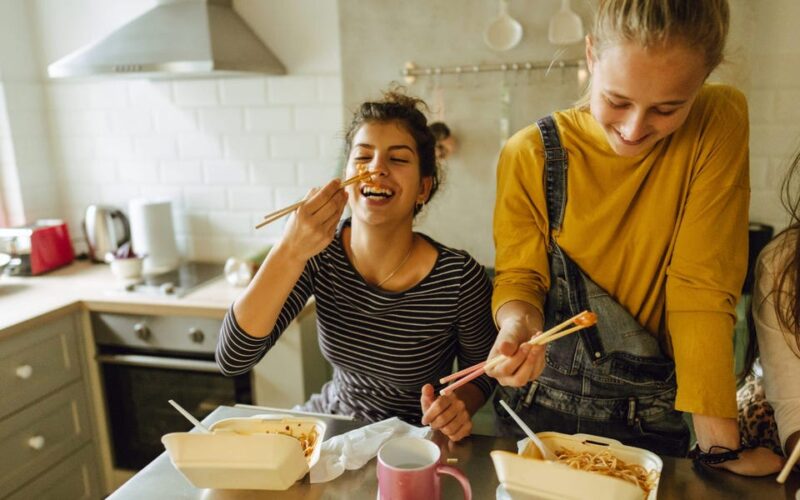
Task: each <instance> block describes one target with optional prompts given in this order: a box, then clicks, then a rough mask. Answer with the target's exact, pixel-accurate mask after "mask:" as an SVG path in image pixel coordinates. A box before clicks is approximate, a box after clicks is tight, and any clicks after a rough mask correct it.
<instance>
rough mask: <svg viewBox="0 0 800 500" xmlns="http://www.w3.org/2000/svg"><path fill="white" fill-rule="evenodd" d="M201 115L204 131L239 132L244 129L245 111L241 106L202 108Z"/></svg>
mask: <svg viewBox="0 0 800 500" xmlns="http://www.w3.org/2000/svg"><path fill="white" fill-rule="evenodd" d="M199 115H200V130H202V131H203V132H212V133H217V132H228V133H237V132H241V131H242V130H243V129H244V113H243V112H242V110H241V109H239V108H208V109H201V110H200V111H199Z"/></svg>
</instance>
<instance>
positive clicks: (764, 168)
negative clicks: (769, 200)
mask: <svg viewBox="0 0 800 500" xmlns="http://www.w3.org/2000/svg"><path fill="white" fill-rule="evenodd" d="M768 176H769V158H768V157H766V156H756V157H752V158H750V188H751V189H753V190H755V189H765V188H767V187H768V184H767V177H768Z"/></svg>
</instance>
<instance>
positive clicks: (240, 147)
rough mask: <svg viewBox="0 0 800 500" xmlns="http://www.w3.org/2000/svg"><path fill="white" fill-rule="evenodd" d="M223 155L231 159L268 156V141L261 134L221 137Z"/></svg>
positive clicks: (254, 158)
mask: <svg viewBox="0 0 800 500" xmlns="http://www.w3.org/2000/svg"><path fill="white" fill-rule="evenodd" d="M223 143H224V148H225V157H226V158H230V159H232V160H264V159H266V158H269V143H268V142H267V138H266V137H265V136H264V135H263V134H251V135H229V136H225V137H224V139H223Z"/></svg>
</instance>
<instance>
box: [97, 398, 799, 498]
mask: <svg viewBox="0 0 800 500" xmlns="http://www.w3.org/2000/svg"><path fill="white" fill-rule="evenodd" d="M259 413H264V411H258V410H249V409H242V408H232V407H228V406H220V407H219V408H217V409H216V410H214V412H212V413H211V414H210V415H209V416H208V417H206V418H205V419H204V420H203V423H204V424H206V425H210V424H211V423H213V422H216V421H217V420H221V419H223V418H230V417H246V416H250V415H256V414H259ZM327 425H328V430H327V434H328V436H329V437H330V436H334V435H337V434H341V433H344V432H347V431H349V430H351V429H353V428H355V427H357V424H354V423H352V422H346V421H341V420H328V421H327ZM492 450H511V451H515V450H516V441H515V440H513V439H509V438H497V437H489V436H472V437H470V438H468V439H466V440H464V441H462V442H460V443H457V444H448V445H445V446H444V447H443V455H444V456H445V457H448V458H449V457H455V458H458V465H457V466H458V467H459V468H461V469H462V470H463V471H464V472H465V473H466V475H467V477H469V478H470V483H471V484H472V493H473V497H474V498H475V499H476V500H483V499H493V498H495V497H496V490H497V486H498V484H499V482H498V481H497V476H496V475H495V472H494V466H493V465H492V460H491V458H490V457H489V452H490V451H492ZM663 460H664V469H663V471H662V473H661V481H660V485H659V488H658V497H659V498H660V499H681V500H683V499H712V498H713V499H716V498H721V499H725V498H731V499H737V500H741V499H748V498H753V499H759V500H763V499H767V498H775V499H788V500H795V493H796V492H797V491H798V488H800V474H799V473H797V472H794V473H792V475H790V476H789V480H788V481H787V482H786V484H785V485H780V484H778V483H776V482H775V476H770V477H766V478H745V477H741V476H736V475H734V474H730V473H727V472H722V471H707V470H704V469H699V468H695V467H694V465H693V464H692V462H691V461H690V460H687V459H676V458H664V459H663ZM442 483H443V491H442V498H447V499H449V498H456V499H457V498H461V491H460V487H459V486H458V484H457V483H456V481H455V480H451V479H445V480H444V481H443V482H442ZM377 488H378V483H377V479H376V476H375V460H372V461H370V462H369V463H368V464H367V465H366V466H365V467H363V468H362V469H360V470H355V471H346V472H345V473H344V474H343V475H341V476H340V477H338V478H337V479H335V480H333V481H331V482H328V483H320V484H314V485H312V484H310V483H309V481H308V476H306V477H305V478H304V479H303V480H301V481H299V482H298V483H297V484H295V485H294V486H292V487H291V488H289V489H288V490H286V491H257V490H203V489H198V488H195V487H193V486H192V485H191V484H189V482H188V481H187V480H186V479H184V477H183V476H182V475H181V474H180V472H178V471H177V470H176V469H175V468H174V467H173V466H172V463H170V460H169V456H168V455H167V454H166V452H165V453H162V454H161V455H159V457H158V458H156V459H155V460H154V461H153V462H151V463H150V464H149V465H148V466H147V467H145V468H144V469H142V470H141V471H139V473H138V474H136V475H135V476H134V477H133V478H131V480H130V481H128V482H127V483H125V484H124V485H122V487H121V488H119V489H118V490H117V491H115V492H114V493H113V494H112V495H111V496H109V497H108V498H109V499H110V500H127V499H130V500H139V499H142V498H175V499H178V498H180V499H204V500H210V499H237V500H240V499H270V500H272V499H276V500H280V499H335V498H346V499H348V500H360V499H365V500H366V499H368V500H374V499H375V496H376V493H377Z"/></svg>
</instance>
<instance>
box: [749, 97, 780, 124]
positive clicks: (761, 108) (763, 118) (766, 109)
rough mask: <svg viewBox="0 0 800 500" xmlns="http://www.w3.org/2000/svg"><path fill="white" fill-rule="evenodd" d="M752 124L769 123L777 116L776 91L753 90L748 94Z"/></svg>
mask: <svg viewBox="0 0 800 500" xmlns="http://www.w3.org/2000/svg"><path fill="white" fill-rule="evenodd" d="M747 105H748V110H749V113H750V123H751V124H768V123H770V122H771V121H772V120H773V119H774V117H775V91H774V90H771V89H762V90H753V91H752V92H750V94H749V95H748V96H747Z"/></svg>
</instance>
